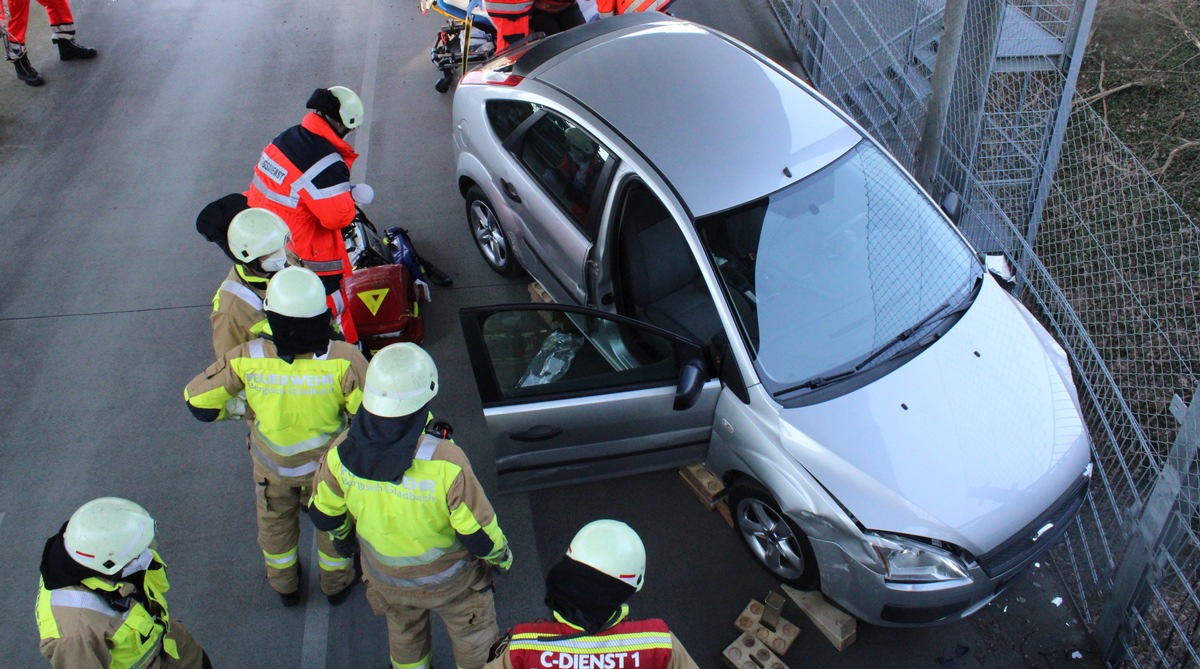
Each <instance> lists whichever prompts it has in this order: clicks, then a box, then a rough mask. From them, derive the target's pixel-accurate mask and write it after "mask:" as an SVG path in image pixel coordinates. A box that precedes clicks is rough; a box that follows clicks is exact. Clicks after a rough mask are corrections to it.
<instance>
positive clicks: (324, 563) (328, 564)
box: [317, 550, 351, 571]
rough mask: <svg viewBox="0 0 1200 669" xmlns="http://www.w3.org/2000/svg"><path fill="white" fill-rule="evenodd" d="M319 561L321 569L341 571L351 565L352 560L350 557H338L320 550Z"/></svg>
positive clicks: (318, 552) (318, 553)
mask: <svg viewBox="0 0 1200 669" xmlns="http://www.w3.org/2000/svg"><path fill="white" fill-rule="evenodd" d="M317 562H318V563H320V565H321V569H324V570H325V571H340V570H342V569H345V568H346V567H349V566H350V562H351V560H350V558H344V557H341V556H340V555H339V556H337V557H334V556H332V555H326V554H325V553H323V552H321V551H319V550H318V551H317Z"/></svg>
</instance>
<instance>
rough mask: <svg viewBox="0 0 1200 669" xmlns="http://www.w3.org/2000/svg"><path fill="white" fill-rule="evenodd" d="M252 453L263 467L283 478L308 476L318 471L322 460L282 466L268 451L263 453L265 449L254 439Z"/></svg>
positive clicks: (251, 441)
mask: <svg viewBox="0 0 1200 669" xmlns="http://www.w3.org/2000/svg"><path fill="white" fill-rule="evenodd" d="M256 432H257V430H256ZM261 436H262V435H261V434H260V435H259V437H260V438H261ZM250 455H251V456H252V457H253V458H254V461H255V462H257V463H258V464H260V465H262V466H263V467H266V468H267V469H268V470H270V471H271V472H272V473H273V474H275V475H276V476H279V477H281V478H295V477H298V476H308V475H310V474H312V473H313V472H315V471H317V468H318V467H320V466H321V462H320V461H319V460H314V461H312V462H306V463H304V464H302V465H300V466H298V467H281V466H279V465H277V464H275V461H274V460H272V459H271V458H270V456H268V455H267V454H266V453H263V450H262V449H261V448H259V447H258V444H256V443H255V442H254V440H253V439H251V440H250Z"/></svg>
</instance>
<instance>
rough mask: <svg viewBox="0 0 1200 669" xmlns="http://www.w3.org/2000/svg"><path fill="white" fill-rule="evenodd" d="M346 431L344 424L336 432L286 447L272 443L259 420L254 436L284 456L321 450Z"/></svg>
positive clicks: (320, 434) (323, 433)
mask: <svg viewBox="0 0 1200 669" xmlns="http://www.w3.org/2000/svg"><path fill="white" fill-rule="evenodd" d="M345 429H346V424H345V423H342V424H340V425H338V428H337V429H336V430H334V431H333V432H321V433H318V434H317V436H315V437H309V438H308V439H301V440H300V441H297V442H296V443H294V444H289V445H287V446H284V445H282V444H277V443H275V442H273V441H271V440H270V439H269V438H268V437H267V435H265V434H263V433H262V430H261V429H260V428H259V423H258V420H255V421H254V434H256V435H257V436H258V438H259V439H260V440H262V442H263V443H264V444H266V446H267V448H269V449H271V450H272V451H274V452H275V453H276V454H278V455H284V456H287V455H298V454H300V453H304V452H306V451H311V450H313V449H315V448H320V447H322V446H324V445H325V444H328V443H329V442H330V441H333V439H334V438H335V437H337V436H338V435H339V434H341V433H342V430H345ZM312 471H316V470H315V469H314V470H312Z"/></svg>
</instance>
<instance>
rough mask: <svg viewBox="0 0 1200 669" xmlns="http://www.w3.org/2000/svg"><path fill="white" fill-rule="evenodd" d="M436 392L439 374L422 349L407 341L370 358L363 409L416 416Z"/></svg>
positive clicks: (380, 413)
mask: <svg viewBox="0 0 1200 669" xmlns="http://www.w3.org/2000/svg"><path fill="white" fill-rule="evenodd" d="M437 392H438V371H437V365H435V364H434V363H433V358H431V357H429V354H428V353H426V352H425V349H423V348H421V347H420V346H417V345H416V344H411V343H408V342H404V343H400V344H392V345H390V346H385V347H384V348H383V350H381V351H379V352H378V353H376V354H375V357H373V358H371V364H370V365H369V366H368V367H367V381H366V384H365V387H364V388H363V400H362V403H363V406H364V407H366V409H367V411H370V412H371V413H372V414H375V415H376V416H383V417H385V418H396V417H399V416H407V415H409V414H411V413H415V412H416V411H417V410H419V409H420V408H421V407H423V406H425V404H426V403H428V402H429V400H431V399H433V397H434V396H435V395H437Z"/></svg>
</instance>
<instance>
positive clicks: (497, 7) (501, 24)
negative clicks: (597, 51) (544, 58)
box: [483, 0, 585, 50]
mask: <svg viewBox="0 0 1200 669" xmlns="http://www.w3.org/2000/svg"><path fill="white" fill-rule="evenodd" d="M483 9H484V11H486V12H487V13H488V18H490V19H491V21H492V24H493V25H495V26H496V49H497V50H500V49H504V48H506V47H508V46H509V45H510V44H512V43H513V42H515V41H517V40H519V39H521V38H522V37H525V36H527V35H529V34H530V33H545V34H547V35H553V34H555V33H560V32H562V31H564V30H568V29H570V28H574V27H575V26H581V25H583V24H584V23H585V21H584V19H583V12H582V11H580V9H579V3H578V2H576V0H483Z"/></svg>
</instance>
